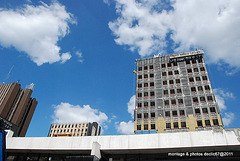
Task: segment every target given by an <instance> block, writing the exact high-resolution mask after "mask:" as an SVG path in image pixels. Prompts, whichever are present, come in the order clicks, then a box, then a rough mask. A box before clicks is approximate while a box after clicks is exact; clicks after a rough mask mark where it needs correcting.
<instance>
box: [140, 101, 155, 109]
mask: <svg viewBox="0 0 240 161" xmlns="http://www.w3.org/2000/svg"><path fill="white" fill-rule="evenodd" d="M143 105H144V107H145V108H146V107H148V102H144V103H143ZM137 107H138V108H141V107H142V103H137ZM150 107H155V102H154V101H152V102H150Z"/></svg>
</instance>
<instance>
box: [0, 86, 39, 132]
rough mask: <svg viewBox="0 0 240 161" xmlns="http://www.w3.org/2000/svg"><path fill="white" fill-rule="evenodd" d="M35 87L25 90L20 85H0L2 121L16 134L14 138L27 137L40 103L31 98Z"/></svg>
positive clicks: (0, 116) (0, 118)
mask: <svg viewBox="0 0 240 161" xmlns="http://www.w3.org/2000/svg"><path fill="white" fill-rule="evenodd" d="M33 86H34V85H33V84H31V85H30V86H29V88H27V89H25V90H23V89H22V88H21V85H20V84H18V83H10V84H2V85H0V120H2V121H3V122H4V124H5V128H6V129H11V130H12V131H13V132H14V134H13V136H21V137H22V136H25V135H26V132H27V129H28V126H29V124H30V121H31V119H32V116H33V113H34V111H35V108H36V106H37V103H38V102H37V101H36V99H35V98H31V94H32V89H33Z"/></svg>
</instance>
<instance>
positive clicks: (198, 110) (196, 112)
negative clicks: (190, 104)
mask: <svg viewBox="0 0 240 161" xmlns="http://www.w3.org/2000/svg"><path fill="white" fill-rule="evenodd" d="M209 110H210V112H211V113H216V108H215V107H210V108H209ZM194 111H195V114H196V115H200V114H201V111H202V113H203V114H209V111H208V108H206V107H204V108H202V110H201V109H200V108H196V109H195V110H194Z"/></svg>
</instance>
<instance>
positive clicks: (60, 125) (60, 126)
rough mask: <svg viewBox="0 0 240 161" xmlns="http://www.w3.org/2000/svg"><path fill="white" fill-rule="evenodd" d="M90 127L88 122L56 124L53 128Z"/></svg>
mask: <svg viewBox="0 0 240 161" xmlns="http://www.w3.org/2000/svg"><path fill="white" fill-rule="evenodd" d="M85 125H86V127H88V124H54V125H52V128H74V127H81V126H82V127H84V126H85Z"/></svg>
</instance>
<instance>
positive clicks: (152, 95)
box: [138, 91, 155, 98]
mask: <svg viewBox="0 0 240 161" xmlns="http://www.w3.org/2000/svg"><path fill="white" fill-rule="evenodd" d="M143 95H144V97H148V96H150V97H154V96H155V92H154V91H151V92H144V93H143ZM141 97H142V93H138V98H141Z"/></svg>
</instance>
